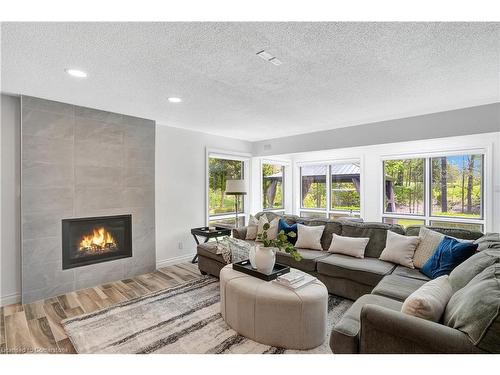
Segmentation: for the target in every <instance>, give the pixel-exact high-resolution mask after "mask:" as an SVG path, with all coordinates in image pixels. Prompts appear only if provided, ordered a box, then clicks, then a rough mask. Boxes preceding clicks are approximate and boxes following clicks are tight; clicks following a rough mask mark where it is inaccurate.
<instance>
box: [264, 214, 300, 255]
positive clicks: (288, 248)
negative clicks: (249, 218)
mask: <svg viewBox="0 0 500 375" xmlns="http://www.w3.org/2000/svg"><path fill="white" fill-rule="evenodd" d="M269 228H270V225H269V223H265V224H264V226H263V228H262V229H263V231H262V234H259V235H258V236H257V240H258V241H261V242H262V244H263V245H264V247H275V248H277V249H278V250H280V251H284V252H285V253H287V254H290V256H291V257H292V258H293V259H294V260H296V261H297V262H300V261H301V260H302V255H300V253H299V252H298V251H297V249H296V248H295V246H293V244H291V243H290V242H289V241H288V237H290V238H295V237H297V234H296V233H295V232H288V233H285V231H284V230H280V231H279V232H278V235H277V236H276V238H275V239H272V240H271V239H269V238H268V236H267V231H268V230H269Z"/></svg>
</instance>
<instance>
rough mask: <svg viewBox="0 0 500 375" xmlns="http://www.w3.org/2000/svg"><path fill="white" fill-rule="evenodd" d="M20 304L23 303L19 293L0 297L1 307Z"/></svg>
mask: <svg viewBox="0 0 500 375" xmlns="http://www.w3.org/2000/svg"><path fill="white" fill-rule="evenodd" d="M19 302H21V295H20V294H19V293H13V294H7V295H6V296H1V297H0V306H7V305H12V304H13V303H19Z"/></svg>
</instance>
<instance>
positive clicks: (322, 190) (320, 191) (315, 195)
mask: <svg viewBox="0 0 500 375" xmlns="http://www.w3.org/2000/svg"><path fill="white" fill-rule="evenodd" d="M302 207H304V208H326V184H325V183H324V182H313V183H312V184H311V186H310V187H309V190H308V191H307V194H306V195H305V196H303V197H302Z"/></svg>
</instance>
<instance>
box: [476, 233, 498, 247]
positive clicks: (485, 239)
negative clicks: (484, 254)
mask: <svg viewBox="0 0 500 375" xmlns="http://www.w3.org/2000/svg"><path fill="white" fill-rule="evenodd" d="M474 243H475V244H477V245H478V248H477V251H483V250H486V249H500V233H486V234H485V235H484V236H482V237H481V238H478V239H477V240H475V241H474Z"/></svg>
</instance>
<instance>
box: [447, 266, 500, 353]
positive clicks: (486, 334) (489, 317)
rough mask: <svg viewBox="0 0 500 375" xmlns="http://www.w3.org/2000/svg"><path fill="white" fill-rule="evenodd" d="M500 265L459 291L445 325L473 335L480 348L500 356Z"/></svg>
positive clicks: (451, 302)
mask: <svg viewBox="0 0 500 375" xmlns="http://www.w3.org/2000/svg"><path fill="white" fill-rule="evenodd" d="M499 311H500V264H499V263H497V264H494V265H492V266H490V267H488V268H486V269H485V270H484V271H483V272H481V273H480V274H479V275H477V276H476V277H474V278H473V279H472V280H471V281H470V282H469V283H468V284H467V285H466V286H465V287H464V288H462V289H460V290H459V291H458V292H456V293H455V294H454V295H453V296H452V297H451V299H450V302H448V305H447V306H446V310H445V312H444V319H443V321H444V324H445V325H447V326H449V327H452V328H455V329H458V330H460V331H462V332H464V333H465V334H466V335H467V336H469V338H470V340H471V341H472V343H473V344H474V345H476V346H477V347H478V348H480V349H482V350H485V351H487V352H491V353H500V315H499Z"/></svg>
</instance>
